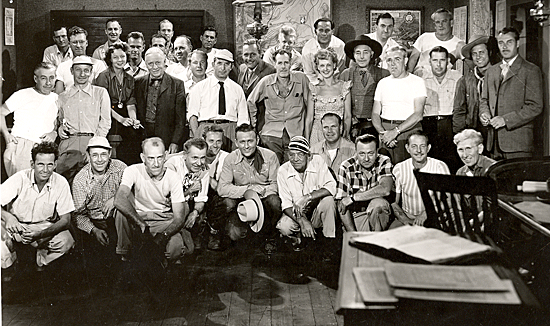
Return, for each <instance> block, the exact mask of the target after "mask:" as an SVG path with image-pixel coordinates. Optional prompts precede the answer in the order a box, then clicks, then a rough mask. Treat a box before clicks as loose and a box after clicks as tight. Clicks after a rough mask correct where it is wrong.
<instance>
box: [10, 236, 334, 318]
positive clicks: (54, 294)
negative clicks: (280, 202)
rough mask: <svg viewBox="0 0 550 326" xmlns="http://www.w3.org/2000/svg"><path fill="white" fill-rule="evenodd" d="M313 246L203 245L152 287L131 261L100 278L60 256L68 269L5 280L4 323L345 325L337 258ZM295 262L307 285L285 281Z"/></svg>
mask: <svg viewBox="0 0 550 326" xmlns="http://www.w3.org/2000/svg"><path fill="white" fill-rule="evenodd" d="M310 247H314V246H310ZM317 253H318V250H317V249H315V248H313V249H311V250H306V251H305V252H302V253H300V254H299V255H298V256H296V255H295V254H294V253H291V252H288V251H283V250H280V251H279V252H277V253H276V254H274V255H271V256H267V255H265V254H263V253H262V252H261V251H260V250H259V249H253V247H251V246H250V244H248V243H247V244H239V245H237V246H233V247H231V248H229V249H228V250H226V251H224V252H212V251H206V250H203V251H201V252H199V253H197V254H194V255H192V256H190V257H188V258H187V260H186V261H184V262H183V264H182V265H176V266H172V268H169V270H168V272H167V274H166V275H164V274H163V275H162V279H163V280H164V281H163V282H162V283H161V284H162V285H160V286H158V288H153V289H147V288H146V287H145V286H144V284H147V282H145V281H143V279H144V278H145V279H146V278H147V276H143V275H142V274H140V273H139V268H136V267H135V266H132V263H131V262H130V263H120V264H116V265H117V266H115V267H113V269H112V270H109V271H108V272H107V273H106V274H107V276H105V277H101V276H98V275H99V274H97V273H93V272H91V271H90V268H83V267H82V264H81V263H79V262H78V259H76V260H77V261H76V262H72V263H71V262H69V263H67V262H65V263H64V264H65V265H69V266H72V267H71V271H68V272H67V273H66V275H61V274H65V273H59V272H55V271H54V272H51V271H50V272H49V274H48V273H47V272H46V273H44V272H42V273H40V274H38V275H31V276H29V277H30V279H31V280H30V281H27V282H28V283H27V284H24V285H22V284H12V283H13V282H14V281H11V282H9V283H3V284H2V286H3V289H2V294H3V298H2V325H5V326H8V325H9V326H15V325H158V326H160V325H163V326H167V325H189V326H194V325H285V326H288V325H308V326H311V325H342V324H343V317H342V316H339V315H336V314H335V310H334V309H335V296H336V285H337V283H338V280H337V278H338V267H339V266H338V263H337V262H336V263H335V262H333V263H327V262H325V261H323V260H322V259H320V257H319V255H318V254H317ZM70 260H74V259H72V258H71V257H70V256H69V257H67V259H66V261H70ZM297 264H300V265H299V266H301V270H303V271H305V272H306V274H307V275H309V276H310V282H309V283H308V284H303V285H297V284H290V283H289V279H290V275H291V274H292V272H291V271H295V269H293V268H290V267H291V266H297ZM52 273H54V275H51V274H52ZM161 274H162V273H161ZM140 275H141V276H140ZM157 276H158V275H157ZM159 283H160V282H159ZM155 284H156V283H155Z"/></svg>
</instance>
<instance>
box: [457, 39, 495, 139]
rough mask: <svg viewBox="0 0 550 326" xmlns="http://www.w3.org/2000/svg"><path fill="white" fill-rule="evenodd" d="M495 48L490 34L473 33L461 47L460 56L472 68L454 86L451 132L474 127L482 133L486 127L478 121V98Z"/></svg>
mask: <svg viewBox="0 0 550 326" xmlns="http://www.w3.org/2000/svg"><path fill="white" fill-rule="evenodd" d="M495 50H496V39H495V38H494V37H492V36H484V35H474V36H473V37H472V38H471V39H470V43H468V44H466V45H465V46H464V47H463V48H462V56H464V58H466V59H469V60H472V61H473V63H474V69H472V70H470V71H467V72H466V74H465V75H464V76H463V77H462V78H460V80H459V81H458V84H457V86H456V93H455V98H454V109H453V133H455V134H457V133H459V132H461V131H462V130H464V129H475V130H477V131H480V132H481V133H482V134H483V133H485V136H484V137H483V138H484V139H485V138H486V134H487V132H486V129H485V128H483V126H482V125H481V122H480V121H479V98H480V95H481V88H482V85H483V81H484V80H485V73H486V71H487V69H489V67H491V65H492V62H491V58H492V57H493V52H494V51H495Z"/></svg>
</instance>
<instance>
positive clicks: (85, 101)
mask: <svg viewBox="0 0 550 326" xmlns="http://www.w3.org/2000/svg"><path fill="white" fill-rule="evenodd" d="M92 70H93V64H92V58H90V57H88V56H79V57H76V58H74V59H73V64H72V67H71V73H72V74H73V79H74V85H71V86H69V87H68V88H67V89H66V90H65V91H64V92H63V93H61V94H60V95H59V98H58V101H57V105H58V109H59V112H58V117H57V119H58V121H57V125H58V126H59V128H58V134H59V138H61V142H60V143H59V162H58V164H57V173H59V174H61V175H63V176H64V177H66V178H67V180H68V181H69V183H70V182H71V181H72V178H73V177H74V176H75V175H76V173H77V172H78V171H79V170H80V169H81V168H82V166H83V165H84V164H85V162H86V155H85V153H86V149H87V147H88V142H89V141H90V139H91V138H92V137H93V136H100V137H107V133H108V132H109V129H111V99H110V97H109V93H108V92H107V90H106V89H105V88H103V87H100V86H94V85H92V84H90V75H91V74H92Z"/></svg>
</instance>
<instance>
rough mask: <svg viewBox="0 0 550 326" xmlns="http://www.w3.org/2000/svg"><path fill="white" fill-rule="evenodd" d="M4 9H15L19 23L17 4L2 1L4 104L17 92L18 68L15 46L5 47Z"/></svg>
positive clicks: (1, 97)
mask: <svg viewBox="0 0 550 326" xmlns="http://www.w3.org/2000/svg"><path fill="white" fill-rule="evenodd" d="M4 8H14V9H15V21H16V22H17V10H18V9H17V3H15V2H14V3H10V2H9V0H2V15H1V16H2V21H1V22H0V33H2V36H1V37H0V53H2V54H1V55H2V64H1V66H0V67H1V68H2V77H3V78H4V81H3V82H2V81H0V85H1V86H2V95H0V100H1V103H4V101H5V100H6V99H7V98H8V97H9V96H10V95H11V94H12V93H13V92H14V91H15V89H16V83H15V79H14V76H15V67H16V60H15V57H16V53H15V50H16V48H15V46H14V45H5V40H4V19H5V18H4Z"/></svg>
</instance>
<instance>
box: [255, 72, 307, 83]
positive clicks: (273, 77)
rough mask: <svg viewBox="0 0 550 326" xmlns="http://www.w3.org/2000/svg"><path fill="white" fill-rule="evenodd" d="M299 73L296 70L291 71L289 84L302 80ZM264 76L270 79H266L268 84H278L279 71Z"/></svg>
mask: <svg viewBox="0 0 550 326" xmlns="http://www.w3.org/2000/svg"><path fill="white" fill-rule="evenodd" d="M297 75H298V74H297V73H296V72H295V71H290V74H289V76H290V81H289V84H292V83H299V82H300V79H298V77H297ZM264 78H268V80H267V81H266V85H274V84H277V73H274V74H271V75H268V76H266V77H264Z"/></svg>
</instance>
